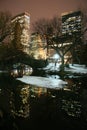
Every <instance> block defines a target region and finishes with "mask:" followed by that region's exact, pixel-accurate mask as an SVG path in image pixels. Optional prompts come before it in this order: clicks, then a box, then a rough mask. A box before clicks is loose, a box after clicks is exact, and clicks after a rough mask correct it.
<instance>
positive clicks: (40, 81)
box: [17, 76, 67, 89]
mask: <svg viewBox="0 0 87 130" xmlns="http://www.w3.org/2000/svg"><path fill="white" fill-rule="evenodd" d="M17 80H19V81H22V82H24V83H26V84H32V85H36V86H39V87H46V88H57V89H58V88H63V87H64V86H65V85H66V84H67V82H65V81H63V80H61V79H54V78H53V79H52V78H46V77H37V76H23V77H22V78H17Z"/></svg>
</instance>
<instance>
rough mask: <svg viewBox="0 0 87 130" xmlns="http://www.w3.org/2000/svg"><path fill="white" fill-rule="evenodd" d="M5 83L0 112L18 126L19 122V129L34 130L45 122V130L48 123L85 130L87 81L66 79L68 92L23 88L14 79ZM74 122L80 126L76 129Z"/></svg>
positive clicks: (29, 86)
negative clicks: (5, 114) (8, 116)
mask: <svg viewBox="0 0 87 130" xmlns="http://www.w3.org/2000/svg"><path fill="white" fill-rule="evenodd" d="M1 80H2V82H1V84H0V108H1V110H4V111H5V112H6V113H7V115H10V117H11V118H13V120H14V121H15V122H16V120H17V127H18V129H20V130H21V128H22V127H23V129H25V124H26V127H28V128H30V127H31V125H33V124H35V123H34V122H37V124H38V121H39V122H40V123H41V124H43V123H42V122H44V123H45V124H44V127H46V126H45V125H47V124H49V123H47V121H48V120H49V121H50V122H51V123H53V124H55V126H57V125H58V127H61V128H62V127H63V126H62V124H63V123H64V125H65V126H66V127H67V128H68V127H69V128H73V127H76V126H78V127H80V128H81V126H82V125H83V126H82V127H85V121H86V120H87V111H86V110H87V109H86V108H87V103H86V99H87V96H86V94H87V88H86V87H87V82H85V86H84V82H83V80H80V79H78V80H77V79H76V80H75V79H66V81H67V82H68V86H67V88H66V89H65V88H64V89H60V90H59V89H58V90H56V89H50V88H49V89H48V88H43V87H40V86H33V85H27V84H23V83H21V82H19V81H16V80H13V79H10V80H9V79H6V78H5V79H4V78H3V79H1ZM4 81H5V82H4ZM81 87H83V89H82V88H81ZM0 116H1V114H0ZM26 119H27V121H26V123H25V120H26ZM21 120H22V124H21ZM75 120H76V122H75ZM14 121H13V122H14ZM58 122H60V123H59V124H58ZM65 122H66V123H65ZM72 122H73V123H75V125H76V126H73V125H72V124H73V123H72ZM81 123H82V125H81ZM86 123H87V122H86ZM20 124H21V126H20ZM35 125H36V124H35ZM49 125H50V126H53V125H52V124H49ZM34 127H35V126H33V128H34ZM78 127H77V128H78Z"/></svg>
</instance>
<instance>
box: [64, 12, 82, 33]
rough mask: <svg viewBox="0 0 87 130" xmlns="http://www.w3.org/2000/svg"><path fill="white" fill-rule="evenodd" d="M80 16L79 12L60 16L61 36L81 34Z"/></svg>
mask: <svg viewBox="0 0 87 130" xmlns="http://www.w3.org/2000/svg"><path fill="white" fill-rule="evenodd" d="M81 29H82V14H81V11H75V12H69V13H65V14H62V35H66V34H68V35H72V34H77V33H81Z"/></svg>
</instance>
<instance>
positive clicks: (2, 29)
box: [0, 11, 12, 42]
mask: <svg viewBox="0 0 87 130" xmlns="http://www.w3.org/2000/svg"><path fill="white" fill-rule="evenodd" d="M11 17H12V15H11V13H10V12H8V11H6V12H0V42H3V41H4V39H5V38H6V37H7V36H8V35H10V31H11V28H10V27H11V24H10V21H11Z"/></svg>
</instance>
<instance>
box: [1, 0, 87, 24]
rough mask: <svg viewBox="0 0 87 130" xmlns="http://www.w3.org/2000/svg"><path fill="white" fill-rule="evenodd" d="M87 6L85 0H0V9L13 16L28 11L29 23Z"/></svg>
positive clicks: (86, 0)
mask: <svg viewBox="0 0 87 130" xmlns="http://www.w3.org/2000/svg"><path fill="white" fill-rule="evenodd" d="M81 7H82V8H84V9H86V8H87V0H79V1H78V0H55V1H50V0H37V1H36V2H35V0H15V1H13V0H8V1H6V0H0V11H9V12H11V14H12V16H13V17H14V16H15V15H17V14H20V13H23V12H28V13H29V14H30V22H31V24H32V23H34V22H35V21H37V20H38V19H40V18H48V19H50V18H52V17H53V16H55V15H61V14H62V13H64V12H70V11H75V10H77V9H78V8H81Z"/></svg>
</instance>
